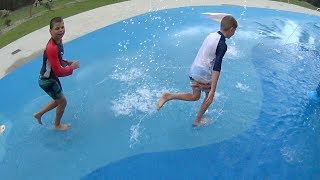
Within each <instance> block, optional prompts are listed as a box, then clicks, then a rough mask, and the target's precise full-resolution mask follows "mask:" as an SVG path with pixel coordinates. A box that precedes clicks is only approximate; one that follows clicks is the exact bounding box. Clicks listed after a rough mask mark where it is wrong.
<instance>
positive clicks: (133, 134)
mask: <svg viewBox="0 0 320 180" xmlns="http://www.w3.org/2000/svg"><path fill="white" fill-rule="evenodd" d="M146 116H147V114H146V115H144V116H143V117H142V118H140V120H139V122H138V123H137V124H135V125H132V126H131V127H130V145H129V147H130V148H133V146H134V145H136V144H137V143H138V142H139V137H141V135H142V134H143V131H144V130H145V128H142V127H141V126H140V124H141V122H142V121H143V119H144V118H145V117H146Z"/></svg>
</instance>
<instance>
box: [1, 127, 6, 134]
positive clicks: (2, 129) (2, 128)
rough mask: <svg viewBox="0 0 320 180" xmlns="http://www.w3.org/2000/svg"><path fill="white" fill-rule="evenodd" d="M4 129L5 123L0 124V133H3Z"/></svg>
mask: <svg viewBox="0 0 320 180" xmlns="http://www.w3.org/2000/svg"><path fill="white" fill-rule="evenodd" d="M4 130H6V126H5V125H0V134H1V133H3V132H4Z"/></svg>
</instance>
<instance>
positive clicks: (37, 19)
mask: <svg viewBox="0 0 320 180" xmlns="http://www.w3.org/2000/svg"><path fill="white" fill-rule="evenodd" d="M122 1H125V0H56V1H54V2H53V3H52V4H51V7H52V10H48V9H47V8H45V7H44V6H40V7H34V8H33V9H32V17H31V18H30V17H29V12H30V6H27V7H23V8H20V9H18V10H16V11H12V12H11V13H10V15H9V17H8V18H9V19H10V20H11V22H12V25H11V26H12V27H11V28H12V29H10V30H9V31H7V32H5V28H6V25H5V24H4V19H1V20H0V24H1V26H0V30H2V33H1V34H0V48H2V47H4V46H6V45H8V44H9V43H11V42H13V41H15V40H17V39H19V38H20V37H23V36H24V35H27V34H29V33H31V32H33V31H35V30H37V29H40V28H42V27H44V26H47V25H48V22H49V21H50V19H52V18H53V17H55V16H57V15H59V16H61V17H63V18H66V17H69V16H73V15H75V14H78V13H81V12H84V11H88V10H90V9H94V8H97V7H101V6H105V5H108V4H113V3H117V2H122ZM19 22H20V23H19ZM21 22H23V23H21ZM7 28H10V27H7Z"/></svg>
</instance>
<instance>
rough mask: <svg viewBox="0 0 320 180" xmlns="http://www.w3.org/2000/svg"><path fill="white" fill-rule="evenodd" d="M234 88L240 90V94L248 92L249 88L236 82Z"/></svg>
mask: <svg viewBox="0 0 320 180" xmlns="http://www.w3.org/2000/svg"><path fill="white" fill-rule="evenodd" d="M236 88H238V89H240V91H241V92H248V91H250V87H249V86H248V85H245V84H242V83H240V82H237V84H236Z"/></svg>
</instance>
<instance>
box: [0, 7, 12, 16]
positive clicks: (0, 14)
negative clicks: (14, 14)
mask: <svg viewBox="0 0 320 180" xmlns="http://www.w3.org/2000/svg"><path fill="white" fill-rule="evenodd" d="M9 14H10V11H9V10H6V9H3V10H0V17H1V18H6V17H8V16H9Z"/></svg>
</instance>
